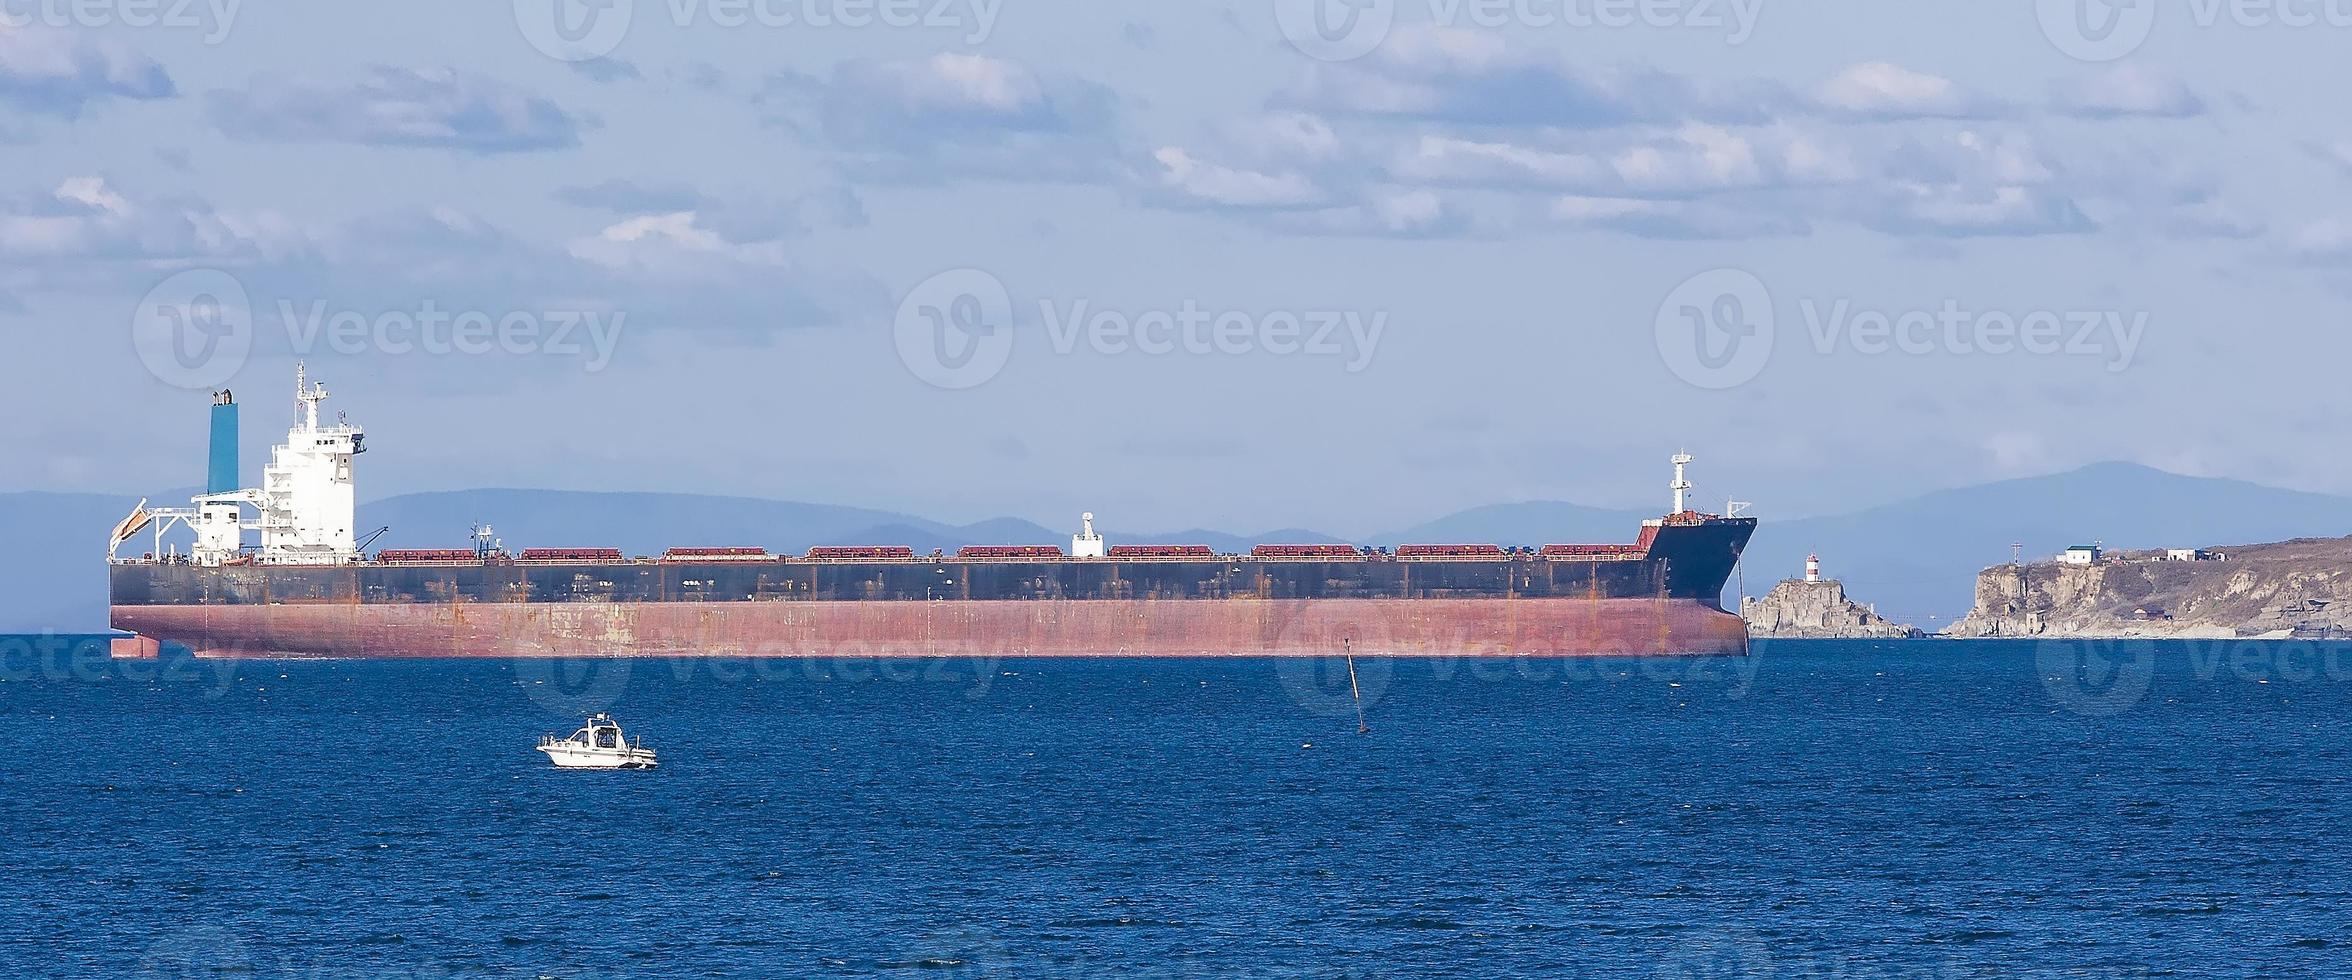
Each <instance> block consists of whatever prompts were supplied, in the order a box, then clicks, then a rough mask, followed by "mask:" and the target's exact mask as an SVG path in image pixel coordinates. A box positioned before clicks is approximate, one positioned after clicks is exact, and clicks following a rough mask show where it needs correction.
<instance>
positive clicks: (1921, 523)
mask: <svg viewBox="0 0 2352 980" xmlns="http://www.w3.org/2000/svg"><path fill="white" fill-rule="evenodd" d="M184 496H185V495H184V494H181V495H178V496H174V497H170V498H162V497H159V498H157V499H158V501H159V502H161V501H166V500H167V499H168V500H169V501H171V502H176V501H177V500H178V499H180V497H184ZM134 500H135V498H132V497H128V496H116V495H109V494H57V493H13V494H0V548H5V552H4V553H5V554H6V555H7V556H8V557H9V558H10V559H12V560H10V561H7V562H0V589H5V590H6V591H5V592H0V595H4V596H6V601H5V602H0V631H6V630H27V629H31V630H38V629H43V628H58V629H73V630H86V629H92V628H96V627H98V626H100V625H102V624H103V623H104V622H105V617H106V580H105V566H104V565H103V563H102V562H101V560H100V556H101V555H102V554H103V551H102V548H103V546H104V541H103V539H104V537H105V534H106V529H107V528H108V527H110V526H112V525H113V523H114V522H115V521H116V520H117V519H119V518H121V516H122V515H123V514H124V513H126V512H128V511H129V509H130V506H131V504H132V503H133V502H134ZM1651 516H1655V515H1650V514H1644V513H1641V512H1638V511H1629V510H1610V509H1605V508H1596V507H1585V506H1582V505H1578V504H1569V503H1557V502H1540V501H1539V502H1529V503H1514V504H1497V505H1493V506H1487V507H1476V508H1472V509H1470V510H1465V511H1462V512H1460V513H1456V514H1451V515H1448V516H1446V517H1442V518H1439V519H1437V520H1434V521H1430V522H1428V523H1425V524H1419V525H1415V526H1412V527H1408V528H1404V529H1402V530H1398V531H1393V532H1389V533H1385V534H1375V535H1371V536H1369V537H1368V538H1365V539H1361V540H1357V541H1356V542H1354V543H1359V544H1379V545H1391V546H1393V545H1397V544H1408V543H1416V542H1419V543H1448V542H1494V543H1497V544H1526V545H1541V544H1549V543H1554V542H1617V541H1622V542H1630V541H1632V540H1633V539H1634V536H1635V535H1636V534H1638V533H1639V527H1640V523H1641V521H1642V520H1643V519H1644V518H1646V517H1651ZM1762 516H1764V518H1765V520H1764V523H1763V526H1762V528H1761V529H1760V530H1759V531H1758V533H1757V536H1756V542H1755V545H1754V546H1753V547H1752V548H1751V549H1750V550H1749V552H1748V559H1747V561H1746V562H1744V563H1743V565H1742V569H1741V579H1742V580H1744V585H1745V587H1746V590H1747V592H1748V593H1749V594H1751V595H1761V594H1763V593H1764V592H1766V591H1768V590H1770V589H1771V587H1772V584H1773V583H1774V582H1776V581H1778V580H1779V579H1781V578H1785V577H1789V576H1793V575H1796V574H1797V573H1799V572H1800V571H1801V570H1802V569H1803V567H1804V558H1805V555H1806V554H1807V553H1808V552H1813V551H1818V552H1820V554H1821V556H1822V561H1823V564H1824V567H1825V570H1826V572H1827V574H1828V575H1829V576H1830V577H1832V578H1837V579H1840V580H1842V581H1844V582H1845V585H1846V589H1847V592H1848V593H1849V594H1850V595H1852V596H1853V597H1854V599H1855V600H1856V601H1859V602H1864V603H1872V604H1875V605H1876V606H1877V607H1878V608H1879V611H1880V612H1881V613H1883V614H1885V615H1886V616H1887V617H1888V618H1890V619H1894V620H1897V621H1908V622H1910V623H1912V624H1913V625H1917V626H1920V627H1923V628H1927V629H1934V628H1937V627H1940V626H1942V625H1943V624H1944V623H1946V622H1949V621H1950V620H1951V619H1952V618H1955V617H1958V616H1959V615H1961V614H1962V613H1964V612H1966V611H1967V609H1968V605H1969V602H1970V598H1971V592H1972V589H1973V586H1974V583H1975V576H1976V572H1977V570H1978V569H1980V568H1982V567H1984V566H1986V565H1991V564H1995V563H1998V562H2004V561H2007V560H2009V543H2010V542H2012V541H2020V542H2023V543H2024V545H2025V553H2026V555H2027V556H2028V557H2042V556H2047V555H2050V554H2054V553H2056V552H2057V551H2059V550H2060V549H2062V548H2064V547H2065V546H2067V545H2070V544H2075V543H2078V542H2090V541H2100V542H2104V543H2105V544H2106V545H2107V546H2109V547H2112V548H2157V547H2166V546H2173V547H2192V546H2194V547H2215V546H2228V545H2237V544H2253V543H2260V542H2266V541H2280V540H2285V539H2288V538H2294V537H2305V536H2319V537H2335V536H2340V535H2343V534H2346V533H2348V532H2352V500H2347V499H2345V498H2342V497H2333V496H2327V495H2324V494H2313V493H2301V492H2297V491H2292V490H2279V489H2275V488H2271V487H2263V486H2258V485H2255V484H2251V483H2246V482H2244V481H2240V480H2225V479H2211V478H2204V477H2189V476H2180V475H2178V474H2173V473H2166V472H2163V471H2160V470H2153V469H2149V468H2147V467H2143V466H2134V465H2129V464H2120V463H2107V464H2100V465H2097V466H2088V467H2084V468H2082V469H2079V470H2075V471H2072V472H2069V473H2061V474H2057V475H2054V476H2043V477H2033V478H2029V479H2022V480H2006V481H2002V482H1999V483H1990V484H1985V485H1982V486H1974V487H1964V488H1960V489H1955V490H1946V491H1940V492H1937V493H1931V494H1927V495H1925V496H1922V497H1918V498H1914V499H1911V500H1906V501H1901V502H1899V503H1893V504H1887V505H1885V506H1881V507H1874V508H1871V509H1869V510H1865V511H1860V512H1857V513H1853V514H1844V515H1839V516H1835V517H1819V518H1810V519H1805V520H1792V521H1775V520H1772V519H1771V515H1770V513H1769V511H1768V510H1767V511H1766V512H1765V513H1764V514H1763V515H1762ZM476 521H489V522H492V523H493V524H494V526H495V527H496V530H497V534H498V536H499V537H500V538H501V539H503V540H504V541H505V543H506V546H507V547H508V548H509V549H519V548H524V547H565V546H576V547H611V548H619V549H621V550H622V551H623V552H625V553H628V554H632V555H650V554H659V553H660V552H661V551H662V549H664V548H668V547H672V546H683V545H701V546H728V545H758V546H762V547H766V548H768V549H769V550H771V551H776V552H779V553H799V552H801V551H804V550H806V549H807V548H809V547H811V546H815V545H842V544H904V545H910V546H912V547H914V548H915V549H916V550H917V551H918V552H922V553H928V552H930V551H931V550H932V549H934V548H937V549H940V550H943V551H950V552H952V551H954V550H955V549H956V548H959V547H962V546H963V545H967V544H1053V545H1061V546H1063V547H1067V546H1068V545H1069V536H1070V532H1071V531H1072V530H1074V528H1048V527H1043V526H1040V525H1038V524H1036V523H1033V522H1030V521H1026V520H1021V519H1018V518H1009V517H1008V518H996V519H993V520H986V521H980V522H977V523H973V524H965V525H951V524H944V523H940V522H936V521H929V520H925V519H923V518H920V517H915V516H911V515H907V514H898V513H892V512H889V511H881V510H873V509H868V508H860V507H837V506H832V505H829V504H810V503H796V502H791V501H781V500H761V499H756V498H749V497H719V496H705V495H700V494H676V493H583V492H575V491H560V490H467V491H452V492H440V493H418V494H406V495H402V496H398V497H390V498H386V499H384V500H379V501H375V502H372V503H367V504H362V505H361V506H360V512H359V530H360V531H361V533H363V534H365V533H367V532H368V531H370V530H373V529H374V528H377V527H382V526H387V525H388V526H389V527H390V530H388V531H386V532H385V533H384V534H383V535H382V536H381V537H380V538H378V539H377V540H376V541H375V542H374V543H373V545H372V546H371V547H372V548H384V547H424V548H433V547H440V548H448V547H462V546H464V545H465V544H466V533H467V528H468V527H469V526H471V525H472V524H473V523H474V522H476ZM1102 531H1103V536H1104V537H1105V538H1107V539H1108V540H1109V541H1110V542H1111V543H1113V544H1118V543H1128V544H1206V545H1209V546H1210V547H1213V548H1216V549H1218V550H1219V551H1228V552H1234V551H1246V550H1248V549H1249V547H1250V546H1251V545H1253V544H1258V543H1299V544H1313V543H1327V542H1335V541H1341V540H1345V539H1341V538H1335V537H1332V536H1330V535H1328V534H1323V533H1320V532H1317V531H1311V530H1302V529H1297V528H1290V529H1283V530H1277V531H1267V532H1263V533H1260V534H1232V533H1227V532H1221V531H1213V530H1202V529H1195V530H1188V531H1175V532H1166V533H1128V532H1125V531H1121V530H1119V529H1117V528H1108V527H1106V528H1103V529H1102ZM183 544H184V538H183ZM124 548H125V550H126V551H127V552H129V553H134V554H135V553H138V552H141V551H144V550H146V545H145V544H144V543H143V542H140V541H133V542H131V543H130V544H127V545H125V546H124ZM1742 584H1743V582H1742V581H1741V580H1735V581H1734V583H1733V584H1732V587H1731V590H1730V591H1732V592H1733V593H1734V594H1733V595H1732V596H1731V598H1733V599H1736V597H1737V596H1736V591H1737V590H1738V589H1739V588H1740V587H1741V585H1742Z"/></svg>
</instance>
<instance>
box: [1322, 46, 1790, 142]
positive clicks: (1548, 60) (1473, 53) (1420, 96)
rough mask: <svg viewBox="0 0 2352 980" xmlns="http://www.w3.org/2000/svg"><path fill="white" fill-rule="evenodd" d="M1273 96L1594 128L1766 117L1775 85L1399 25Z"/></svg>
mask: <svg viewBox="0 0 2352 980" xmlns="http://www.w3.org/2000/svg"><path fill="white" fill-rule="evenodd" d="M1301 71H1302V73H1301V74H1300V75H1299V76H1298V77H1297V78H1296V79H1295V80H1294V81H1293V82H1292V83H1291V84H1290V85H1289V86H1288V87H1287V88H1285V89H1284V90H1283V91H1282V92H1281V93H1280V94H1279V95H1278V96H1277V97H1276V99H1275V101H1276V103H1277V104H1278V105H1284V106H1289V107H1295V108H1303V109H1309V110H1313V111H1318V112H1324V113H1329V114H1333V115H1351V116H1368V117H1387V118H1398V119H1424V120H1432V121H1443V122H1451V123H1461V124H1479V125H1494V126H1557V127H1564V128H1572V129H1595V128H1605V127H1611V126H1624V125H1633V124H1641V123H1650V124H1660V123H1675V122H1681V121H1684V120H1701V121H1708V122H1749V123H1758V122H1765V121H1768V120H1769V119H1771V118H1772V116H1773V115H1774V113H1776V112H1778V111H1780V110H1783V109H1785V108H1786V107H1787V106H1788V105H1789V104H1790V102H1791V99H1790V98H1789V96H1788V94H1787V93H1786V91H1785V90H1783V89H1782V88H1781V87H1780V86H1777V85H1774V84H1771V83H1765V82H1755V81H1752V80H1743V81H1741V82H1738V83H1736V84H1720V83H1715V82H1711V81H1701V80H1697V79H1692V78H1689V77H1685V76H1680V75H1675V74H1672V73H1669V72H1663V71H1656V70H1652V69H1592V70H1587V69H1582V68H1577V67H1571V66H1570V65H1568V64H1567V63H1565V62H1563V61H1562V60H1561V59H1560V57H1559V55H1558V54H1557V53H1555V52H1552V51H1549V50H1539V49H1534V48H1521V47H1514V46H1512V45H1510V44H1508V43H1506V42H1505V41H1504V40H1503V39H1502V38H1501V37H1500V36H1498V35H1494V34H1491V33H1489V32H1484V31H1471V30H1462V29H1451V28H1437V27H1411V28H1400V29H1398V30H1397V31H1396V32H1395V33H1393V34H1391V35H1390V37H1389V39H1388V41H1387V42H1386V43H1384V44H1382V45H1381V46H1380V47H1379V48H1378V49H1376V50H1375V51H1374V52H1373V53H1372V54H1371V55H1369V56H1367V57H1364V58H1362V59H1359V60H1357V61H1353V62H1346V63H1313V64H1309V65H1306V66H1304V67H1303V68H1302V70H1301Z"/></svg>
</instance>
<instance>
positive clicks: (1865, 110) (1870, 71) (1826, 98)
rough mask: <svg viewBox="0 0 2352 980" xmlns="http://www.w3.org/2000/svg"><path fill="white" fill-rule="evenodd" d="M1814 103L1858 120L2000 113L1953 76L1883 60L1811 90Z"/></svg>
mask: <svg viewBox="0 0 2352 980" xmlns="http://www.w3.org/2000/svg"><path fill="white" fill-rule="evenodd" d="M1813 99H1814V102H1815V103H1817V104H1818V105H1819V106H1820V107H1821V108H1823V109H1826V110H1828V111H1829V112H1831V113H1834V114H1837V115H1844V116H1851V117H1854V118H1859V119H1879V120H1892V119H1970V118H1978V117H1982V116H1989V115H1992V114H1994V113H1995V111H1996V109H1997V107H1996V105H1995V104H1994V103H1992V102H1991V101H1990V100H1987V99H1983V98H1979V97H1977V96H1974V95H1971V94H1969V93H1968V92H1966V91H1965V90H1963V89H1962V88H1961V87H1960V85H1959V83H1957V82H1954V81H1952V80H1951V79H1949V78H1945V77H1943V76H1941V75H1931V74H1928V73H1926V72H1919V71H1913V70H1911V69H1909V68H1905V67H1903V66H1901V65H1897V64H1893V63H1891V62H1885V61H1868V62H1863V63H1861V64H1857V65H1853V66H1851V67H1849V68H1847V69H1846V70H1844V71H1842V72H1839V73H1838V74H1837V75H1835V76H1832V77H1831V78H1830V79H1828V80H1827V81H1824V82H1822V83H1821V84H1820V85H1818V86H1816V87H1815V88H1814V89H1813Z"/></svg>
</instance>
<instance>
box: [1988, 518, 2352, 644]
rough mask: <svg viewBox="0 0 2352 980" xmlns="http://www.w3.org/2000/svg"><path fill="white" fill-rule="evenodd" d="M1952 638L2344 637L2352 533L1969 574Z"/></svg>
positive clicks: (2072, 555)
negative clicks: (1967, 597) (1971, 601)
mask: <svg viewBox="0 0 2352 980" xmlns="http://www.w3.org/2000/svg"><path fill="white" fill-rule="evenodd" d="M1944 632H1945V633H1946V634H1948V635H1951V636H1955V637H2002V636H2046V637H2067V638H2074V637H2085V638H2090V637H2154V638H2183V639H2201V638H2234V637H2274V638H2286V637H2345V636H2352V538H2300V539H2297V540H2293V541H2283V542H2279V543H2276V544H2259V545H2245V546H2240V547H2235V548H2222V549H2214V550H2204V549H2177V550H2172V551H2135V552H2114V553H2110V552H2105V551H2103V550H2102V549H2099V548H2097V547H2096V546H2089V545H2085V546H2079V547H2077V548H2072V549H2069V550H2068V552H2067V555H2066V556H2065V557H2063V558H2061V559H2059V560H2056V561H2045V562H2030V563H2015V564H2008V565H1995V566H1993V567H1991V568H1988V569H1985V570H1984V571H1982V572H1980V573H1978V574H1977V578H1976V604H1975V607H1974V608H1973V609H1971V610H1970V611H1969V613H1968V615H1967V616H1966V617H1964V618H1962V619H1961V620H1960V621H1958V622H1955V623H1953V624H1952V625H1951V626H1950V627H1948V628H1946V629H1945V631H1944Z"/></svg>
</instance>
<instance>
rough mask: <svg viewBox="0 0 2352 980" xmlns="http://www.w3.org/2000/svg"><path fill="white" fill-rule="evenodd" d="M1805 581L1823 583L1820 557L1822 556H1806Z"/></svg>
mask: <svg viewBox="0 0 2352 980" xmlns="http://www.w3.org/2000/svg"><path fill="white" fill-rule="evenodd" d="M1805 581H1807V582H1819V581H1821V556H1820V555H1806V556H1805Z"/></svg>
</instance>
